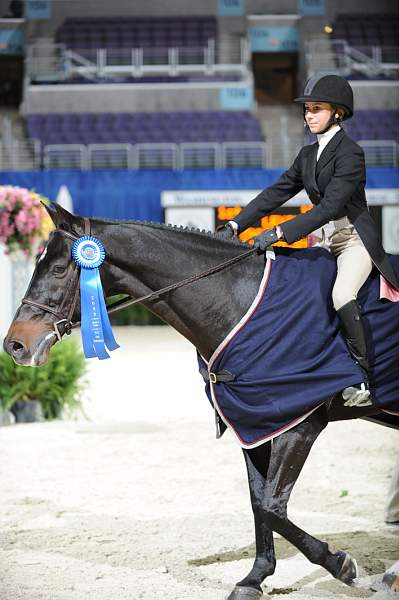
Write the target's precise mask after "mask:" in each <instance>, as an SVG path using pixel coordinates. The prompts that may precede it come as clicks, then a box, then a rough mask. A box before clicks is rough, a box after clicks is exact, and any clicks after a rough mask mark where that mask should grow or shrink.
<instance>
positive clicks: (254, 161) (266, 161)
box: [221, 142, 271, 169]
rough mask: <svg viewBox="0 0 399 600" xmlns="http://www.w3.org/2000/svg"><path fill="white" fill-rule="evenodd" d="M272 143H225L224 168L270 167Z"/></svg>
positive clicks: (223, 150) (222, 153)
mask: <svg viewBox="0 0 399 600" xmlns="http://www.w3.org/2000/svg"><path fill="white" fill-rule="evenodd" d="M270 151H271V146H270V142H268V143H267V144H265V143H264V142H257V143H256V142H241V143H240V144H236V143H234V142H224V143H223V144H222V147H221V155H222V167H223V168H224V169H226V168H227V169H228V168H234V167H239V168H243V167H263V168H264V169H267V168H268V167H270Z"/></svg>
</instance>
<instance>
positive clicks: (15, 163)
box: [0, 137, 41, 171]
mask: <svg viewBox="0 0 399 600" xmlns="http://www.w3.org/2000/svg"><path fill="white" fill-rule="evenodd" d="M40 168H41V144H40V142H39V140H17V139H15V138H12V139H11V140H7V138H4V137H3V138H2V139H0V169H1V170H3V171H32V170H34V171H36V170H38V169H40Z"/></svg>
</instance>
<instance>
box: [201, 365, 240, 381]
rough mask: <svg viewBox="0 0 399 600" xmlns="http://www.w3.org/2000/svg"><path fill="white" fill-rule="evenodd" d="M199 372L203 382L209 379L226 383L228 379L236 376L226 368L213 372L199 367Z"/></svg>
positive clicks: (230, 379)
mask: <svg viewBox="0 0 399 600" xmlns="http://www.w3.org/2000/svg"><path fill="white" fill-rule="evenodd" d="M200 373H201V375H202V377H203V378H204V381H205V382H206V381H211V382H212V383H228V382H229V381H234V380H235V378H236V376H235V375H233V373H230V371H228V370H227V369H223V370H222V371H218V372H217V373H214V372H213V371H208V370H207V369H204V368H202V369H200Z"/></svg>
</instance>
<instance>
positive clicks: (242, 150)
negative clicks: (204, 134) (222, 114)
mask: <svg viewBox="0 0 399 600" xmlns="http://www.w3.org/2000/svg"><path fill="white" fill-rule="evenodd" d="M267 166H268V147H267V144H266V142H228V143H216V142H199V143H181V144H173V143H148V144H90V145H88V146H85V145H83V144H55V145H54V144H50V145H46V146H44V148H43V168H44V169H81V170H87V169H89V170H95V169H134V170H137V169H172V170H178V169H196V168H198V169H219V168H231V167H237V168H245V167H255V168H256V167H259V168H264V167H267Z"/></svg>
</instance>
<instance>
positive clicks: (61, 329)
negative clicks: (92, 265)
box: [21, 217, 258, 340]
mask: <svg viewBox="0 0 399 600" xmlns="http://www.w3.org/2000/svg"><path fill="white" fill-rule="evenodd" d="M84 231H85V233H84V235H87V236H89V235H90V232H91V226H90V220H89V219H88V218H87V217H85V218H84ZM53 233H60V234H62V235H64V236H65V237H67V238H68V239H70V240H72V241H73V242H76V240H78V239H79V238H80V236H78V235H74V234H73V233H70V232H69V231H65V230H64V229H59V228H57V229H55V230H54V232H53ZM256 253H258V249H257V248H250V249H248V250H246V251H245V252H243V253H242V254H239V255H238V256H235V257H233V258H230V259H228V260H225V261H224V262H222V263H219V264H218V265H216V266H214V267H211V268H210V269H207V270H206V271H203V272H202V273H197V274H196V275H192V276H191V277H186V279H182V280H181V281H178V282H177V283H172V284H171V285H168V286H166V287H163V288H161V289H160V290H157V291H155V292H150V293H149V294H146V295H145V296H141V297H140V298H130V299H127V300H126V299H122V300H118V301H117V302H114V303H113V304H111V305H110V306H108V307H107V312H108V314H109V315H110V314H112V313H115V312H119V311H120V310H123V309H124V308H127V307H128V306H132V305H133V304H139V303H141V302H149V301H152V300H157V299H158V298H159V297H160V296H163V295H164V294H167V293H168V292H172V291H173V290H176V289H178V288H181V287H183V286H185V285H189V284H190V283H194V282H195V281H198V280H199V279H203V278H204V277H208V275H212V274H213V273H217V272H219V271H222V270H223V269H225V268H227V267H229V266H230V265H233V264H235V263H238V262H240V261H241V260H243V259H244V258H248V257H249V256H252V255H253V254H256ZM73 265H74V270H73V276H72V278H71V280H70V283H69V286H70V287H72V286H73V288H74V289H73V293H72V303H71V305H70V307H69V309H68V310H67V311H66V317H65V316H64V315H65V312H64V310H63V309H64V304H66V302H67V301H68V293H65V295H64V299H63V302H62V303H61V307H60V309H59V310H55V309H54V308H52V307H51V306H48V305H47V304H41V303H40V302H36V301H34V300H30V299H29V298H27V296H25V297H24V298H23V299H22V301H21V303H22V304H28V305H29V306H33V307H35V308H39V309H40V310H42V311H44V312H47V313H50V314H52V315H54V316H55V317H56V318H57V321H56V322H55V323H53V329H54V331H51V332H50V334H49V335H55V336H56V337H57V339H58V340H61V338H62V336H63V335H65V334H66V335H70V334H71V332H72V329H75V328H76V327H79V325H80V321H72V317H73V313H74V312H75V308H76V303H77V301H78V297H79V289H80V288H79V274H80V267H79V266H78V265H77V264H76V263H75V262H74V261H73ZM28 292H29V288H28Z"/></svg>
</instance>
